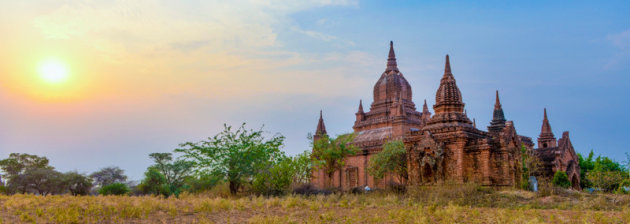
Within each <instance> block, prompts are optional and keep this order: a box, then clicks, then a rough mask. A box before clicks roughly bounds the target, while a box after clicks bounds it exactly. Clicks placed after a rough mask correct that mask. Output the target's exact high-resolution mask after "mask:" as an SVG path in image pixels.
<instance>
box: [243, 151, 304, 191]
mask: <svg viewBox="0 0 630 224" xmlns="http://www.w3.org/2000/svg"><path fill="white" fill-rule="evenodd" d="M295 174H296V172H295V167H294V164H293V160H292V158H290V157H284V158H282V159H280V160H279V161H278V162H276V163H269V164H268V167H267V169H262V170H261V171H260V173H258V174H256V176H254V180H253V181H252V188H253V190H254V191H255V192H256V193H258V194H263V195H283V194H285V193H287V192H288V191H289V188H290V187H291V183H292V182H293V177H294V176H295Z"/></svg>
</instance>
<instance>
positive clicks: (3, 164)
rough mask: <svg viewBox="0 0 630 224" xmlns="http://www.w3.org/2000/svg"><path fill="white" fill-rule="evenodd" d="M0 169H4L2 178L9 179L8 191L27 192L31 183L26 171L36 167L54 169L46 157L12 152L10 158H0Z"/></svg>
mask: <svg viewBox="0 0 630 224" xmlns="http://www.w3.org/2000/svg"><path fill="white" fill-rule="evenodd" d="M0 169H2V178H3V179H5V180H7V183H6V189H5V190H6V192H7V193H16V192H21V193H26V192H27V191H28V190H29V186H30V183H29V182H28V181H27V175H25V173H27V172H30V173H32V172H31V170H34V169H53V167H51V166H50V165H48V159H47V158H46V157H39V156H36V155H30V154H25V153H24V154H22V153H11V154H9V158H6V159H3V160H0Z"/></svg>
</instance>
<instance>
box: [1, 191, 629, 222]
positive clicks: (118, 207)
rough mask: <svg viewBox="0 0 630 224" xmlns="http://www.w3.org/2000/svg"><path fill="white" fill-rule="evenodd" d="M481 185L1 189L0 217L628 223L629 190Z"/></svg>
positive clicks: (38, 219)
mask: <svg viewBox="0 0 630 224" xmlns="http://www.w3.org/2000/svg"><path fill="white" fill-rule="evenodd" d="M567 192H568V193H567ZM567 192H565V193H563V194H556V195H551V196H544V197H543V196H540V195H536V194H534V193H532V192H526V191H519V190H511V189H507V190H506V189H503V190H492V189H483V188H479V187H468V188H460V187H458V188H448V187H447V188H442V189H438V190H433V189H430V188H424V189H416V190H414V191H410V192H409V193H407V194H405V195H399V194H394V193H384V192H381V193H370V194H356V195H355V194H332V195H327V196H324V195H317V196H296V195H292V196H284V197H262V196H241V197H219V196H213V195H204V194H201V195H182V196H180V198H178V199H177V198H168V199H164V198H161V197H149V196H143V197H131V196H83V197H73V196H67V195H65V196H46V197H41V196H35V195H13V196H0V223H630V207H629V206H630V196H627V195H613V194H595V195H591V194H587V193H581V192H570V191H567Z"/></svg>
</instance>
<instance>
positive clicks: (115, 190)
mask: <svg viewBox="0 0 630 224" xmlns="http://www.w3.org/2000/svg"><path fill="white" fill-rule="evenodd" d="M130 191H131V190H129V187H127V185H126V184H123V183H113V184H110V185H105V186H103V187H102V188H101V189H100V190H98V193H99V194H102V195H126V194H128V193H129V192H130Z"/></svg>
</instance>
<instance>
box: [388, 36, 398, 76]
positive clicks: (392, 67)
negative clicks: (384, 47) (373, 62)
mask: <svg viewBox="0 0 630 224" xmlns="http://www.w3.org/2000/svg"><path fill="white" fill-rule="evenodd" d="M390 71H395V72H398V64H397V63H396V53H394V42H393V41H390V42H389V56H388V57H387V69H386V70H385V72H386V73H389V72H390Z"/></svg>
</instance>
